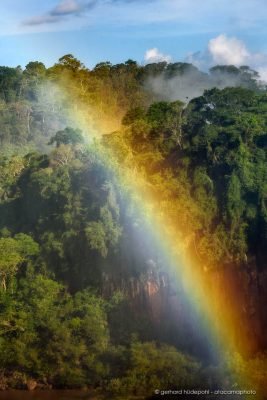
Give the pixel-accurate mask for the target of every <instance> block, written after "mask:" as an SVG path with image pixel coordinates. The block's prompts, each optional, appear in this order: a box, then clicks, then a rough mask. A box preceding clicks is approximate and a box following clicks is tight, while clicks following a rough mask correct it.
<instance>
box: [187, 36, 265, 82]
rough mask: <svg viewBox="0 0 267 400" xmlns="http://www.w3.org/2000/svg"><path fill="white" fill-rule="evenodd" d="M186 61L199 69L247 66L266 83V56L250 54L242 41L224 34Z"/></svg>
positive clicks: (192, 54)
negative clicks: (221, 66)
mask: <svg viewBox="0 0 267 400" xmlns="http://www.w3.org/2000/svg"><path fill="white" fill-rule="evenodd" d="M186 61H187V62H190V63H192V64H194V65H195V66H196V67H198V68H199V69H208V68H210V67H212V66H214V65H235V66H237V67H238V66H241V65H248V66H249V67H251V68H253V69H255V70H256V71H258V72H259V74H260V79H262V80H264V81H267V54H266V53H256V52H255V53H254V52H251V51H250V50H249V49H248V48H247V47H246V45H245V43H244V42H243V41H241V40H239V39H237V38H236V37H228V36H227V35H225V34H221V35H219V36H216V37H215V38H212V39H210V40H209V42H208V45H207V48H206V49H205V50H204V51H202V52H197V53H191V54H189V55H188V56H187V58H186Z"/></svg>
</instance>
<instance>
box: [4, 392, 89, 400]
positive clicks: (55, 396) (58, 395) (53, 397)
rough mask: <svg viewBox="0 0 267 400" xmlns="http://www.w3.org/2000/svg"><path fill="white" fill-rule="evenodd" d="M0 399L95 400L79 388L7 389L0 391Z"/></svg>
mask: <svg viewBox="0 0 267 400" xmlns="http://www.w3.org/2000/svg"><path fill="white" fill-rule="evenodd" d="M0 400H97V398H96V397H95V396H94V395H93V394H92V393H89V392H85V391H81V390H47V391H45V390H43V391H37V390H36V391H33V392H28V391H26V390H25V391H23V390H10V391H9V390H8V391H4V392H1V391H0Z"/></svg>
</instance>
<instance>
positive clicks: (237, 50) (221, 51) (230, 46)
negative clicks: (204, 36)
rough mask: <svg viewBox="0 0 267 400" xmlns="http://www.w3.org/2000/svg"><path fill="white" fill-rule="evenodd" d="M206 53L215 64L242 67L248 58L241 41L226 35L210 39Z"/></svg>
mask: <svg viewBox="0 0 267 400" xmlns="http://www.w3.org/2000/svg"><path fill="white" fill-rule="evenodd" d="M208 51H209V53H210V55H211V57H212V60H213V62H214V63H215V64H226V65H227V64H228V65H230V64H233V65H244V64H246V62H247V60H248V58H249V56H250V54H249V52H248V50H247V48H246V46H245V44H244V43H243V42H242V41H241V40H238V39H236V38H235V37H227V36H226V35H219V36H217V37H215V38H214V39H211V40H210V41H209V44H208Z"/></svg>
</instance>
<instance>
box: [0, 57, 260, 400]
mask: <svg viewBox="0 0 267 400" xmlns="http://www.w3.org/2000/svg"><path fill="white" fill-rule="evenodd" d="M187 73H190V74H191V75H192V74H193V75H194V77H195V78H196V80H198V81H199V82H201V84H202V85H204V86H205V87H207V86H208V87H210V89H209V90H205V91H204V93H203V95H202V96H200V97H197V98H193V99H192V100H191V101H189V102H188V104H185V103H183V102H182V101H180V100H176V101H171V102H168V101H167V100H166V99H164V98H160V96H159V95H158V94H157V93H156V92H153V90H152V88H151V87H148V86H147V85H146V82H147V80H148V79H151V77H153V78H154V77H159V76H160V77H164V79H166V80H168V79H172V78H173V77H175V78H177V77H178V78H179V77H182V76H184V75H185V74H187ZM226 77H227V79H228V80H230V82H232V83H233V85H234V86H235V87H226V88H224V89H218V88H215V87H214V86H220V85H222V79H224V80H225V79H226ZM231 79H232V81H231ZM203 82H204V83H203ZM57 85H58V86H59V87H64V88H65V89H66V92H69V93H71V96H72V98H70V99H67V100H66V98H65V97H64V96H63V95H62V94H60V93H58V92H57V89H56V88H57ZM70 85H71V87H70ZM55 93H56V95H55ZM80 104H83V106H84V107H85V108H86V107H88V109H89V108H91V109H93V110H94V118H97V120H101V121H104V122H105V126H104V125H103V127H104V135H103V136H101V137H100V138H99V139H98V142H95V141H94V142H91V143H88V142H87V140H86V138H84V136H83V132H82V131H81V130H80V129H79V128H80V127H79V126H76V125H75V124H74V122H73V120H72V119H71V115H70V114H71V107H76V108H79V107H80ZM63 109H64V110H67V112H63V111H62V110H63ZM114 115H115V116H116V118H115V117H114V118H113V116H114ZM112 118H113V119H112ZM110 119H112V121H113V122H112V127H111V128H112V129H111V131H110V132H108V131H107V129H106V126H107V125H106V121H109V120H110ZM120 121H121V124H120ZM113 128H114V129H113ZM115 128H116V129H115ZM0 143H1V151H0V286H1V288H0V370H1V375H0V387H2V388H7V387H15V388H24V387H25V384H26V382H27V379H30V378H32V379H36V381H38V382H41V383H42V384H44V385H46V384H52V385H53V386H54V387H64V388H65V387H70V388H74V387H84V386H88V387H94V388H97V389H98V390H99V388H100V390H101V391H102V392H103V390H104V389H105V392H107V396H118V397H119V396H121V398H123V399H126V398H127V397H126V396H129V398H130V396H132V395H136V396H137V395H139V396H150V395H152V394H153V391H154V390H155V389H158V388H162V389H170V388H173V389H179V388H180V387H183V388H192V387H196V386H197V387H204V388H207V386H208V385H211V386H212V385H213V386H216V385H217V384H218V382H219V383H220V382H225V380H226V378H227V379H228V383H229V387H231V385H232V384H234V381H232V380H231V379H232V378H231V376H230V372H228V367H229V368H230V365H231V369H232V370H233V369H234V370H236V371H238V369H240V368H241V367H240V365H241V364H242V368H243V369H247V370H248V373H249V374H250V375H253V374H254V372H253V371H255V367H254V364H255V365H257V363H262V364H264V363H265V364H266V358H264V355H259V357H258V358H257V359H255V360H254V361H253V360H249V361H245V360H244V359H242V357H241V356H240V355H235V356H233V357H232V358H231V359H230V360H229V365H228V366H227V367H226V366H225V365H224V366H221V365H220V366H216V367H215V366H210V367H209V368H208V367H207V365H205V362H204V360H201V359H198V354H197V353H194V354H190V351H189V348H190V345H189V343H191V342H188V345H186V344H185V346H184V348H183V346H181V343H179V341H175V340H173V334H171V331H172V329H173V327H172V325H171V324H169V325H168V326H166V328H164V329H163V330H162V332H161V334H160V333H159V332H158V330H157V329H154V326H153V321H151V318H150V316H149V313H148V311H147V310H146V307H138V305H136V304H133V302H132V296H131V289H130V287H131V285H130V282H131V280H132V279H136V280H139V281H140V282H143V281H144V280H145V279H146V278H147V276H148V274H149V272H150V269H149V267H148V264H147V260H149V259H153V257H154V258H156V254H153V251H155V248H154V247H153V243H152V244H151V242H153V240H152V239H151V238H150V237H148V236H147V231H146V227H145V226H142V224H141V223H140V221H139V220H138V217H137V216H136V215H135V213H134V212H133V210H132V202H131V198H129V197H128V196H126V195H125V191H124V190H123V188H122V186H121V185H122V183H121V182H119V181H118V180H116V177H115V176H112V174H110V172H109V170H108V168H107V167H106V163H105V162H104V160H103V159H101V158H99V157H97V155H96V154H97V153H96V152H95V148H96V146H101V148H102V149H104V151H107V152H108V151H109V150H110V149H112V150H113V151H112V154H113V156H112V159H110V161H109V162H110V164H112V163H113V162H114V163H119V165H120V166H121V167H125V168H131V169H132V170H135V169H136V170H137V171H138V172H139V174H141V175H143V176H144V177H145V179H146V182H147V183H148V184H150V185H151V187H153V192H154V193H155V195H156V196H157V198H158V202H159V203H158V207H159V209H161V210H164V212H166V213H167V215H168V217H169V218H170V219H171V220H172V221H177V222H179V223H178V225H179V227H180V228H181V232H183V235H185V236H186V237H185V238H184V240H186V239H187V238H191V239H190V240H191V242H190V246H191V247H192V253H193V254H194V257H196V259H198V260H200V261H201V263H202V265H203V273H204V271H210V270H213V269H224V268H229V266H230V267H231V268H239V269H240V270H242V269H246V268H249V266H251V265H253V266H254V268H255V269H256V271H264V268H265V266H266V261H267V247H266V243H267V163H266V149H267V95H266V91H265V89H264V88H263V87H259V86H258V84H257V74H256V73H255V72H254V71H251V70H250V69H249V68H248V67H241V68H236V67H233V66H232V67H227V66H217V67H215V68H213V69H212V70H211V71H210V73H209V74H204V73H202V72H200V71H198V70H197V69H196V68H195V67H193V66H192V65H190V64H184V63H175V64H166V63H159V64H150V65H146V66H139V65H138V64H137V63H136V62H134V61H132V60H128V61H127V62H125V63H124V64H119V65H111V64H110V63H109V62H104V63H100V64H98V65H96V67H95V68H94V69H93V70H91V71H89V70H88V69H87V68H85V66H83V65H82V64H81V63H80V62H79V61H78V60H77V59H76V58H74V57H73V56H71V55H66V56H64V57H62V58H61V59H60V60H59V62H58V63H57V64H56V65H54V66H53V67H51V68H48V69H46V68H45V66H44V65H43V64H42V63H40V62H30V63H29V64H28V65H27V66H26V68H25V69H24V70H22V69H21V68H20V67H17V68H8V67H0ZM114 149H115V150H116V151H114ZM138 238H139V239H138ZM140 238H142V240H141V242H140ZM155 268H156V270H157V268H158V270H157V272H158V273H161V272H162V271H161V267H160V266H158V267H157V266H156V267H155ZM248 295H249V294H248ZM181 334H182V332H180V333H179V332H177V333H176V334H175V336H177V337H178V336H179V335H181ZM170 338H171V339H170ZM189 340H190V338H188V341H189ZM262 350H263V351H264V349H262ZM236 360H239V362H237V361H236ZM253 362H254V364H253ZM265 364H264V365H265ZM256 369H257V368H256ZM264 370H265V369H264V368H262V371H264ZM229 371H230V369H229ZM228 373H229V376H228ZM210 379H211V380H212V382H210ZM233 379H234V378H233ZM255 379H257V381H258V382H257V383H258V385H259V387H261V385H264V382H265V379H266V376H265V375H264V373H262V375H261V374H259V375H257V377H256V378H255Z"/></svg>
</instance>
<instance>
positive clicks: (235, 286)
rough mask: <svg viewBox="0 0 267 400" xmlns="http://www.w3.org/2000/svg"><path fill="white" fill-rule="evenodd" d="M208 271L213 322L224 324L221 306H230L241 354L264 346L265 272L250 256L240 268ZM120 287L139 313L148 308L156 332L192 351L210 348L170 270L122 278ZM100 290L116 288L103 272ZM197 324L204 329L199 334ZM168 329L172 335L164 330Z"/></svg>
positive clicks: (234, 337)
mask: <svg viewBox="0 0 267 400" xmlns="http://www.w3.org/2000/svg"><path fill="white" fill-rule="evenodd" d="M207 274H208V275H207V288H208V289H207V296H209V302H210V304H215V309H217V310H218V312H217V315H214V320H213V321H212V323H214V325H217V327H218V329H220V328H219V327H220V326H221V325H222V324H227V323H228V322H227V321H224V315H223V313H221V312H220V310H225V309H226V310H229V315H235V316H237V317H236V319H235V323H234V329H233V331H232V333H231V334H232V341H233V343H234V345H235V348H237V349H238V350H239V351H240V352H241V353H242V352H244V349H246V350H245V352H246V354H244V355H248V356H249V355H253V354H256V353H257V352H259V351H263V350H265V349H266V348H267V335H266V332H267V308H266V306H265V305H266V304H267V271H265V270H264V269H262V270H259V269H257V268H256V261H255V260H252V261H251V262H250V263H248V264H246V265H244V266H240V267H239V268H237V267H236V266H235V267H233V266H232V267H231V266H228V267H227V268H222V269H217V270H214V271H210V272H208V273H207ZM119 286H120V289H122V290H123V291H124V293H127V297H128V298H129V300H130V303H131V306H132V308H133V309H134V310H135V313H136V314H137V315H138V312H139V311H140V310H142V312H143V311H144V310H145V311H146V313H147V315H148V318H149V319H150V320H151V322H152V324H153V326H154V328H155V331H157V333H158V334H159V335H164V334H166V335H167V336H168V337H169V338H170V340H171V341H174V342H176V344H178V345H181V346H183V345H185V343H187V345H188V346H189V347H190V346H191V348H192V347H193V348H194V347H195V349H196V352H199V351H200V352H201V351H202V350H203V349H202V347H203V348H204V347H205V346H209V342H208V338H205V332H206V333H207V334H208V331H209V328H208V327H205V326H204V325H205V323H203V321H202V320H201V319H200V318H199V316H198V315H197V313H196V312H195V311H194V309H193V307H192V306H190V302H188V301H187V299H186V296H185V294H184V292H183V289H182V288H181V287H180V288H178V289H177V288H176V287H175V285H174V284H173V283H172V281H171V279H170V277H169V276H168V274H166V273H164V274H162V273H161V274H156V273H153V274H152V273H150V274H147V276H146V278H143V279H139V278H131V279H129V280H123V281H121V283H120V285H119ZM103 288H104V292H105V294H106V295H107V294H108V293H109V294H111V293H112V291H114V290H115V288H118V286H117V284H115V282H114V281H113V283H112V282H111V280H110V279H109V278H108V276H106V278H105V283H104V287H103ZM218 293H220V298H218ZM226 314H227V313H226ZM199 325H200V326H199ZM201 326H202V328H203V329H202V330H203V332H202V333H201V334H200V332H201ZM170 327H171V331H172V333H171V334H170V333H166V332H167V331H168V329H169V328H170ZM201 335H202V336H201ZM183 336H185V337H184V338H183ZM241 338H242V343H241ZM205 341H206V344H205ZM188 343H189V344H188Z"/></svg>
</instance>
